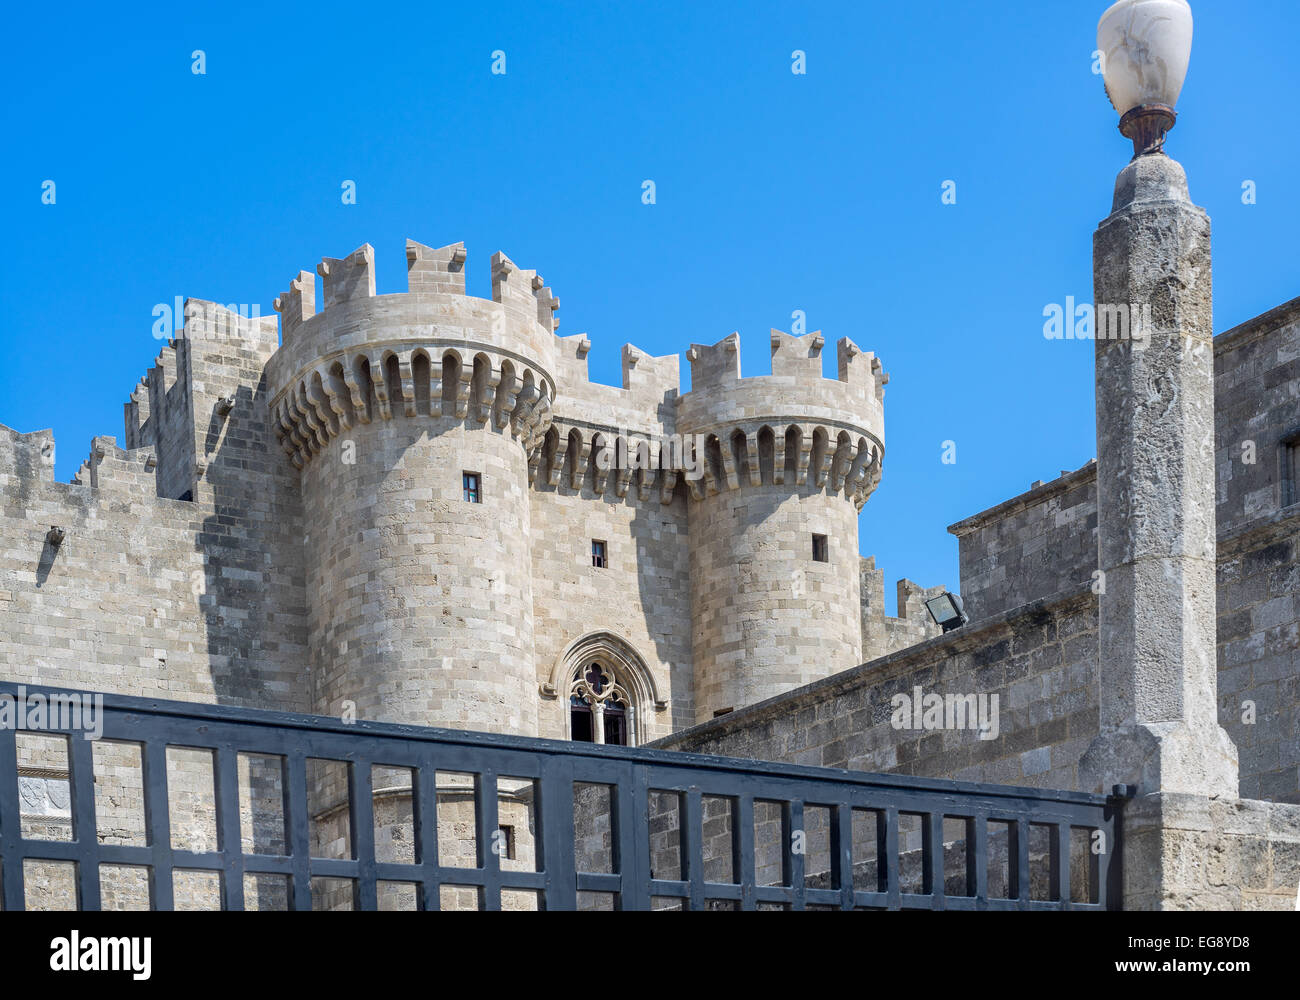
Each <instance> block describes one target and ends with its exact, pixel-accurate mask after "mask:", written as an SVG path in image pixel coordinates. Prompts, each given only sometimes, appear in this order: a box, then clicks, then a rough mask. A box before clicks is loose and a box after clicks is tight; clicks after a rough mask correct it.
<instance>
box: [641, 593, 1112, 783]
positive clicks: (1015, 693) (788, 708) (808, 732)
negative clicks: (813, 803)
mask: <svg viewBox="0 0 1300 1000" xmlns="http://www.w3.org/2000/svg"><path fill="white" fill-rule="evenodd" d="M1096 628H1097V626H1096V599H1095V597H1094V596H1093V594H1092V592H1091V590H1084V591H1082V592H1076V593H1074V594H1069V595H1059V596H1058V597H1057V598H1055V599H1053V600H1049V601H1043V602H1039V603H1037V604H1033V605H1029V606H1027V607H1025V608H1022V609H1019V610H1018V611H1016V612H1014V613H1010V614H1005V615H1000V616H997V617H993V618H985V619H984V620H983V621H982V622H979V623H975V622H972V623H971V624H970V625H968V626H967V627H965V628H963V629H961V630H958V631H956V632H951V633H948V634H947V635H944V636H940V637H938V638H934V639H930V640H927V641H925V642H923V643H921V644H919V645H917V646H914V647H912V648H910V649H906V650H902V651H900V652H897V653H893V654H891V655H889V656H886V657H884V658H883V659H880V660H876V661H874V662H872V663H868V664H864V665H863V666H860V667H857V668H855V669H853V670H847V671H844V672H842V673H839V674H836V675H835V676H833V677H829V678H827V679H825V680H822V681H817V682H815V683H813V684H809V685H806V686H805V687H802V688H800V689H798V690H796V691H792V692H789V693H787V694H784V695H781V696H779V697H777V698H773V699H770V700H769V701H766V702H762V703H760V704H758V705H753V706H750V707H749V708H745V709H741V710H738V711H736V712H734V713H732V714H730V715H727V716H724V717H723V718H720V719H715V720H713V721H712V722H707V723H704V724H703V725H699V726H696V727H694V728H693V729H689V730H686V731H685V732H681V733H677V734H674V735H673V736H670V737H668V738H667V739H664V740H660V741H659V742H658V743H657V744H656V746H658V747H661V748H663V749H671V750H684V751H691V752H698V753H712V754H721V755H724V756H731V757H749V758H755V759H758V760H771V761H788V762H790V763H794V764H807V765H812V766H816V767H842V768H849V769H852V770H860V771H873V772H884V773H899V774H914V775H921V776H925V777H934V778H955V779H958V780H964V781H981V782H992V783H996V784H1007V785H1026V786H1035V787H1040V788H1059V789H1072V788H1076V787H1077V782H1078V763H1079V758H1080V757H1081V756H1082V755H1083V753H1084V751H1085V750H1086V749H1087V748H1088V745H1089V744H1090V743H1091V742H1092V740H1093V738H1094V737H1095V736H1096V735H1097V732H1098V721H1097V634H1096ZM918 688H920V689H921V692H922V696H923V697H924V696H925V695H930V694H937V695H940V696H943V697H945V698H946V697H947V696H949V695H951V696H954V697H957V696H967V695H975V696H976V697H977V698H978V697H980V696H984V697H985V698H986V699H987V701H986V702H985V704H986V705H987V706H988V710H989V711H990V712H991V709H992V705H993V701H992V699H993V697H994V696H996V697H997V706H998V712H997V727H996V729H997V732H996V736H995V738H992V739H981V738H980V733H979V732H978V731H976V729H975V728H974V725H973V723H971V724H968V726H967V728H960V729H958V728H947V729H942V728H941V729H931V728H927V727H926V725H925V723H926V720H925V718H924V717H922V718H920V719H919V720H918V719H916V718H915V717H914V716H909V717H907V719H906V723H907V725H908V727H909V728H895V726H894V725H893V721H892V717H893V715H894V712H895V708H896V703H895V701H894V696H895V695H905V696H907V697H908V698H909V699H912V698H914V695H915V692H916V689H918ZM967 704H969V703H967ZM959 718H960V717H959V716H956V714H955V713H954V715H953V721H958V719H959ZM916 721H920V722H921V723H922V726H921V728H919V729H918V728H912V727H913V725H914V723H915V722H916Z"/></svg>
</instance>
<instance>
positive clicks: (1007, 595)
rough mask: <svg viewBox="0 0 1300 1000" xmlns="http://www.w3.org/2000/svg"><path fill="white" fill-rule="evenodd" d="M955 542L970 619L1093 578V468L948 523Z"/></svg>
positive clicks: (1040, 597) (1095, 481)
mask: <svg viewBox="0 0 1300 1000" xmlns="http://www.w3.org/2000/svg"><path fill="white" fill-rule="evenodd" d="M948 530H949V531H950V532H951V533H952V534H954V535H956V536H957V537H958V538H959V539H960V540H961V544H960V565H961V596H962V600H963V601H964V602H965V610H966V613H967V614H968V615H969V616H970V617H971V620H972V621H975V620H978V619H981V618H986V617H989V616H992V615H1000V614H1003V613H1004V612H1007V611H1011V610H1012V609H1014V608H1018V607H1021V606H1022V605H1025V604H1029V603H1030V602H1032V601H1036V600H1040V599H1042V598H1043V597H1044V596H1046V595H1048V594H1056V593H1059V592H1061V591H1063V590H1074V589H1077V588H1078V587H1081V586H1084V585H1085V584H1089V583H1091V582H1092V574H1093V572H1094V571H1095V570H1096V568H1097V466H1096V463H1095V462H1090V463H1088V464H1087V465H1085V466H1084V467H1083V468H1082V469H1079V470H1077V471H1075V472H1067V473H1063V474H1062V475H1061V478H1059V479H1056V480H1053V481H1052V482H1050V483H1035V484H1034V486H1033V487H1032V488H1031V489H1030V490H1029V492H1027V493H1022V494H1021V495H1020V496H1018V497H1013V498H1012V499H1010V500H1007V501H1006V502H1005V503H1001V504H999V505H998V506H996V507H993V508H991V509H989V510H986V511H984V512H982V513H980V514H976V515H975V516H974V517H969V518H966V519H965V520H964V521H958V522H957V523H956V524H954V525H952V526H951V527H950V528H949V529H948Z"/></svg>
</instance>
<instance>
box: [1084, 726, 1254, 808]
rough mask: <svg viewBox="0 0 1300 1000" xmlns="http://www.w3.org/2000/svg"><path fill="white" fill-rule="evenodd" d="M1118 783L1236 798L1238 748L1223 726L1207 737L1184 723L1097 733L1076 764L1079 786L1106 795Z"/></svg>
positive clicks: (1143, 789)
mask: <svg viewBox="0 0 1300 1000" xmlns="http://www.w3.org/2000/svg"><path fill="white" fill-rule="evenodd" d="M1118 784H1124V785H1133V786H1136V788H1137V791H1138V794H1146V793H1148V792H1151V791H1152V790H1154V789H1161V790H1163V791H1166V792H1178V793H1186V794H1191V795H1204V796H1219V797H1222V798H1236V797H1237V794H1238V791H1239V786H1238V777H1237V747H1236V746H1235V745H1234V744H1233V742H1232V738H1231V737H1230V736H1228V734H1227V732H1225V731H1224V729H1223V727H1222V726H1219V725H1215V726H1213V728H1212V730H1211V731H1210V732H1206V731H1205V730H1204V729H1202V728H1198V729H1196V730H1193V729H1192V728H1191V727H1189V726H1188V725H1187V724H1186V723H1183V722H1148V723H1139V724H1136V725H1127V726H1122V727H1121V728H1119V729H1117V730H1113V731H1111V732H1107V733H1102V734H1101V735H1100V736H1098V737H1097V738H1096V739H1095V740H1093V741H1092V745H1091V746H1089V747H1088V749H1087V751H1086V752H1085V753H1084V755H1083V757H1082V758H1081V759H1080V760H1079V787H1080V788H1082V789H1084V790H1089V791H1095V792H1100V793H1109V792H1110V791H1111V789H1112V788H1113V786H1115V785H1118Z"/></svg>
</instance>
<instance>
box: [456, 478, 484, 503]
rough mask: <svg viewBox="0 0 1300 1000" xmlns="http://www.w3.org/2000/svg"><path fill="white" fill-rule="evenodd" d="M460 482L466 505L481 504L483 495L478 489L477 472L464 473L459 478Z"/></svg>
mask: <svg viewBox="0 0 1300 1000" xmlns="http://www.w3.org/2000/svg"><path fill="white" fill-rule="evenodd" d="M461 482H462V484H463V486H464V489H465V502H466V503H482V502H483V493H482V491H481V490H480V488H479V475H478V473H477V472H466V473H465V474H464V475H463V476H462V477H461Z"/></svg>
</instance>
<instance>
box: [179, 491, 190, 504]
mask: <svg viewBox="0 0 1300 1000" xmlns="http://www.w3.org/2000/svg"><path fill="white" fill-rule="evenodd" d="M176 499H177V500H183V501H184V502H185V503H193V502H194V491H193V490H186V491H185V492H184V493H182V494H181V495H180V496H178V497H177V498H176Z"/></svg>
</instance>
